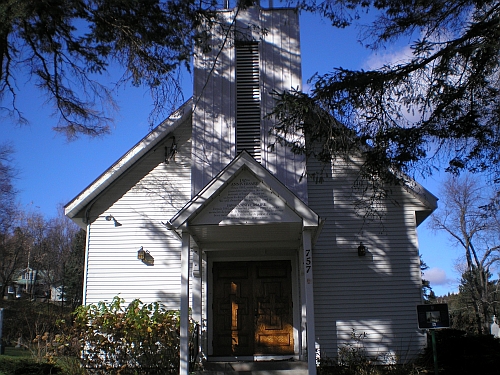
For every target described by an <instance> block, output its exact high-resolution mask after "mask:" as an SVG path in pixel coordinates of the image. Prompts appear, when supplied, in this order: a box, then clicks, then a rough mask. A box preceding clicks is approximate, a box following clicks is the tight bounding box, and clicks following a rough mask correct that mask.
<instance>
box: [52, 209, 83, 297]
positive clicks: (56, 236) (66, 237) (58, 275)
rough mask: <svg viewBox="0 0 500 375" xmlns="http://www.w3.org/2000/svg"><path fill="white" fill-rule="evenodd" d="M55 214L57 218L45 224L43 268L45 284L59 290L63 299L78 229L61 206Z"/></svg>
mask: <svg viewBox="0 0 500 375" xmlns="http://www.w3.org/2000/svg"><path fill="white" fill-rule="evenodd" d="M57 212H58V215H57V217H55V218H53V219H50V220H49V221H48V222H47V229H46V232H45V244H46V254H45V258H44V266H43V268H44V270H45V271H44V272H45V275H44V276H45V282H46V283H47V284H48V285H49V286H50V287H52V288H61V289H62V290H61V295H62V297H64V288H65V285H66V277H67V270H66V266H67V263H68V262H69V260H70V258H71V255H72V251H73V241H74V238H75V236H76V234H77V232H78V230H79V228H78V226H77V225H76V224H75V223H74V222H73V221H71V219H69V218H68V217H67V216H65V215H64V208H63V206H62V205H60V206H59V207H58V210H57ZM82 266H83V261H82ZM63 300H64V298H63Z"/></svg>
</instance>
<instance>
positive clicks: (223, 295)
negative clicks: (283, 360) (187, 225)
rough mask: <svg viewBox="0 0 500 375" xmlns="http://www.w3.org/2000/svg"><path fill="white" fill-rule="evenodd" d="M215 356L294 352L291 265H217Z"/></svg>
mask: <svg viewBox="0 0 500 375" xmlns="http://www.w3.org/2000/svg"><path fill="white" fill-rule="evenodd" d="M212 308H213V342H212V344H213V354H214V355H216V356H251V355H273V354H274V355H288V354H294V343H293V311H292V282H291V264H290V261H258V262H214V263H213V306H212Z"/></svg>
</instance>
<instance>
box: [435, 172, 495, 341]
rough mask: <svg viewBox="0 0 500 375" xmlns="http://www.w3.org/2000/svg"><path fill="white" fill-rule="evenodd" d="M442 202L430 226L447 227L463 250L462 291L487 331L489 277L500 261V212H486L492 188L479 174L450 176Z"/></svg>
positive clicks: (479, 323) (489, 313)
mask: <svg viewBox="0 0 500 375" xmlns="http://www.w3.org/2000/svg"><path fill="white" fill-rule="evenodd" d="M441 194H442V201H443V206H442V208H440V209H439V210H438V211H437V212H436V213H435V214H434V215H433V216H432V220H431V226H432V227H433V228H434V229H435V230H442V231H445V232H446V233H447V234H448V235H449V237H450V239H451V240H452V242H453V243H454V244H455V245H456V246H457V247H459V248H461V249H462V251H463V256H464V263H465V265H464V269H463V270H462V281H461V286H460V291H461V293H463V294H464V295H465V294H467V296H468V297H469V298H470V300H471V304H472V306H473V308H474V312H475V319H476V326H477V330H478V332H479V333H486V332H488V329H489V323H491V319H490V318H491V311H492V306H491V296H490V294H491V292H492V291H491V290H490V285H491V284H490V282H489V278H490V276H491V272H492V269H493V267H494V266H496V265H498V264H499V262H500V226H499V225H498V220H497V219H498V216H499V215H500V212H498V211H497V212H496V213H495V214H493V213H489V214H487V213H486V211H485V210H484V205H485V203H488V202H489V200H490V198H491V191H489V194H488V190H487V189H486V188H485V187H483V186H482V185H481V184H480V183H479V181H478V180H477V179H476V178H473V177H472V176H470V175H466V176H464V177H461V178H453V177H450V178H449V179H448V180H446V182H445V183H444V186H443V189H442V192H441Z"/></svg>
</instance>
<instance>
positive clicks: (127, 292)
mask: <svg viewBox="0 0 500 375" xmlns="http://www.w3.org/2000/svg"><path fill="white" fill-rule="evenodd" d="M172 135H174V136H175V137H176V141H177V146H178V153H177V154H176V155H175V158H174V160H171V161H170V162H169V164H166V163H164V148H163V146H162V145H163V143H162V142H161V141H159V140H157V148H152V149H150V150H149V152H148V153H146V154H144V155H143V157H142V158H141V159H139V160H138V161H136V163H134V164H133V165H131V166H129V167H128V168H127V171H121V172H120V173H121V177H120V179H119V180H117V182H116V183H114V184H112V185H110V186H109V187H108V188H107V189H105V190H104V191H103V192H102V193H101V194H100V195H99V196H98V197H97V199H95V200H94V201H93V202H92V203H91V204H89V205H88V207H87V208H86V209H82V211H86V215H87V217H88V218H89V221H90V223H89V229H88V237H89V239H88V244H87V246H88V253H87V271H86V282H85V290H86V293H85V302H86V303H87V304H90V303H97V302H99V301H111V300H112V299H113V297H115V296H116V295H119V296H120V297H122V298H124V299H125V300H126V301H127V302H130V301H131V300H133V299H135V298H139V299H141V301H142V302H145V303H149V302H155V301H159V302H162V303H163V304H165V306H166V307H168V308H172V309H178V308H179V304H180V260H181V259H180V254H181V243H180V241H179V239H178V237H177V236H176V235H175V234H174V233H173V232H172V231H171V230H168V229H167V228H166V227H165V225H164V224H162V223H166V222H167V221H168V219H169V218H171V217H172V216H173V215H174V214H175V213H176V212H177V211H178V210H180V209H181V208H182V207H183V206H184V204H185V203H186V202H187V201H188V200H189V198H190V190H191V185H190V171H191V163H190V160H191V159H190V158H191V143H190V136H191V126H190V122H185V123H184V124H183V125H182V126H179V127H178V128H177V129H176V130H175V131H174V132H173V133H172ZM165 137H167V138H168V134H167V135H166V136H165ZM164 140H165V138H164ZM109 215H112V216H113V217H114V218H115V219H116V220H117V221H118V222H119V224H121V226H115V225H114V223H113V221H107V220H106V216H109ZM141 246H142V247H143V248H144V249H145V250H147V251H149V252H150V254H151V256H152V257H154V265H153V266H148V265H146V264H144V263H142V262H141V261H140V260H138V259H137V250H138V249H139V248H140V247H141Z"/></svg>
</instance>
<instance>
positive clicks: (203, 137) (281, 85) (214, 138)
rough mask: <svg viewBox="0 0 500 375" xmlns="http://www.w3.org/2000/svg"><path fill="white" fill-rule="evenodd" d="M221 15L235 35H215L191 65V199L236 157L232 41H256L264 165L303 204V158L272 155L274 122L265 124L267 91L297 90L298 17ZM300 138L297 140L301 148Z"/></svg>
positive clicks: (290, 13)
mask: <svg viewBox="0 0 500 375" xmlns="http://www.w3.org/2000/svg"><path fill="white" fill-rule="evenodd" d="M221 14H223V15H224V18H225V20H226V25H227V26H228V25H232V27H233V29H232V30H233V31H231V32H229V33H226V34H224V33H222V34H217V33H213V34H212V35H214V36H213V40H211V41H210V42H209V43H211V46H212V47H213V48H212V51H211V52H210V53H208V54H202V53H196V54H195V59H194V71H195V75H194V76H195V79H194V96H193V103H194V113H193V161H194V162H193V189H192V195H193V196H195V195H196V194H198V193H199V192H200V191H201V190H202V189H203V188H204V186H206V185H207V184H208V183H209V182H210V181H211V180H212V179H213V178H214V177H215V176H216V175H217V174H218V173H219V172H220V171H221V170H222V169H223V168H224V167H225V166H226V165H227V164H229V162H230V161H231V160H232V159H233V158H234V157H235V156H236V148H235V142H236V141H235V121H236V120H235V119H236V117H235V110H236V104H235V100H236V82H235V49H234V42H235V38H236V39H240V40H241V39H243V40H255V41H258V42H259V45H260V47H259V53H260V67H261V75H260V77H261V116H262V129H261V134H262V143H261V155H262V164H263V165H264V166H265V167H266V168H267V169H268V170H270V171H271V173H273V174H274V175H275V176H276V177H278V178H279V179H280V180H281V181H282V182H283V183H284V184H285V185H286V186H287V187H288V188H289V189H291V190H292V191H293V192H294V193H295V194H296V195H297V196H298V197H299V198H300V199H301V200H302V201H304V202H307V189H306V180H305V179H302V180H301V179H300V176H301V174H302V173H303V171H304V167H305V158H304V157H303V156H298V155H295V154H293V153H292V152H291V150H290V149H289V148H288V147H285V146H279V145H277V146H276V148H275V149H274V150H273V149H271V148H270V147H269V146H270V144H271V143H274V140H273V139H272V138H270V137H269V135H268V133H269V130H270V127H271V126H272V122H271V121H269V120H265V119H264V118H265V116H266V115H267V114H268V113H269V112H270V111H271V109H272V107H273V105H274V99H273V98H272V97H271V91H273V90H277V91H285V90H290V89H291V88H292V87H294V88H297V87H300V86H301V68H300V46H299V32H298V14H297V13H296V12H295V11H294V10H293V9H272V10H265V9H260V8H258V7H253V8H250V9H248V10H246V11H240V10H238V9H237V8H236V9H233V10H227V11H224V12H221ZM254 26H256V27H254ZM234 30H236V31H234ZM258 30H266V33H264V34H262V33H261V32H259V31H258ZM245 34H247V36H244V35H245ZM217 35H218V36H217ZM226 36H227V37H226ZM300 136H301V135H300V134H298V135H297V137H295V138H296V139H297V140H298V141H299V142H302V140H301V138H300Z"/></svg>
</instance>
